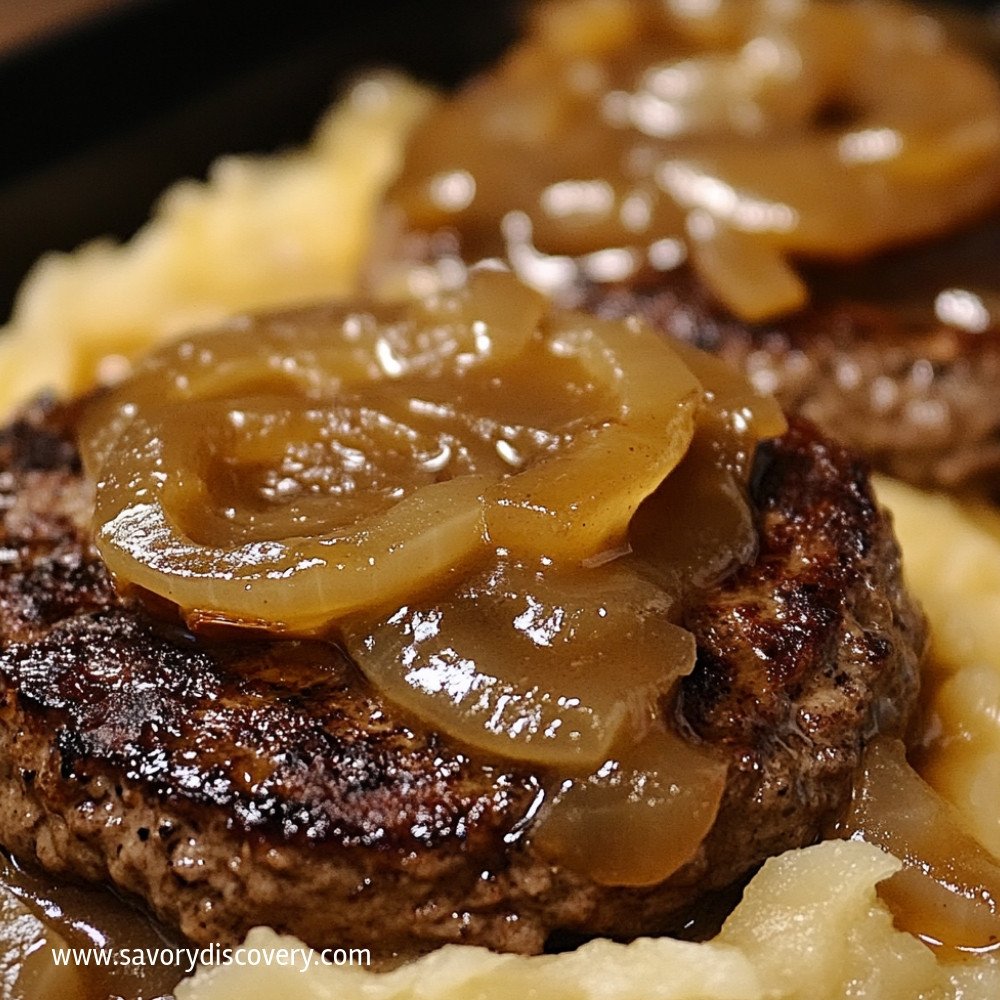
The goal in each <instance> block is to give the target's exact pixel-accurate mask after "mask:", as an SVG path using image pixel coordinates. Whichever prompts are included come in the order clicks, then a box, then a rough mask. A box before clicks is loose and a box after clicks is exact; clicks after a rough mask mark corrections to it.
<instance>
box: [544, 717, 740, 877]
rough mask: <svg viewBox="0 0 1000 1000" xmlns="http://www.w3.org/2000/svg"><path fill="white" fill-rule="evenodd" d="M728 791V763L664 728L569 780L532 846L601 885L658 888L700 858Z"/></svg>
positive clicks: (546, 816)
mask: <svg viewBox="0 0 1000 1000" xmlns="http://www.w3.org/2000/svg"><path fill="white" fill-rule="evenodd" d="M725 786H726V763H725V761H724V760H722V759H721V758H719V757H717V756H716V755H715V754H712V753H710V752H708V751H706V750H703V749H701V748H699V747H696V746H694V745H692V744H690V743H688V742H686V741H685V740H683V739H681V737H679V736H678V735H677V734H676V733H674V732H673V731H672V730H670V729H667V728H666V727H665V726H663V725H662V724H661V725H657V726H656V727H654V728H653V729H652V730H651V731H650V732H649V734H648V735H647V736H646V737H645V738H644V739H642V740H640V741H639V742H638V743H636V744H633V743H632V742H631V741H629V742H628V744H627V745H625V746H622V747H621V748H620V750H619V753H618V754H616V755H615V756H614V757H612V758H611V759H609V760H608V761H606V762H605V763H604V764H603V766H602V767H601V768H600V769H599V770H597V771H595V772H594V773H593V774H591V775H590V776H589V777H587V778H585V779H579V778H578V779H575V780H571V781H569V782H567V783H566V785H565V786H564V787H563V788H562V790H561V791H560V793H559V794H558V796H557V797H556V800H555V802H554V803H553V804H552V805H551V806H550V807H549V808H548V809H547V811H546V812H545V813H544V814H543V815H542V817H541V818H540V822H539V823H538V825H537V826H536V827H535V829H534V832H533V834H532V845H533V846H534V848H535V849H536V850H537V851H538V852H539V853H540V854H541V855H542V856H543V857H546V858H549V859H551V860H553V861H558V862H559V863H561V864H564V865H567V866H568V867H570V868H572V869H574V870H576V871H582V872H586V873H587V874H588V875H589V876H590V877H591V878H593V879H594V881H596V882H598V883H600V884H602V885H631V886H644V885H656V884H658V883H660V882H662V881H663V880H664V879H666V878H669V877H670V876H671V875H673V873H674V872H675V871H677V870H678V869H679V868H681V867H682V866H683V865H684V864H686V863H687V862H688V861H690V860H691V859H692V858H694V856H695V855H696V854H697V852H698V848H699V846H700V845H701V843H702V841H703V840H704V839H705V836H706V835H707V833H708V832H709V830H711V828H712V825H713V824H714V823H715V818H716V816H717V815H718V812H719V805H720V803H721V802H722V793H723V791H724V790H725Z"/></svg>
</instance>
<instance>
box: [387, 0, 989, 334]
mask: <svg viewBox="0 0 1000 1000" xmlns="http://www.w3.org/2000/svg"><path fill="white" fill-rule="evenodd" d="M998 191H1000V83H998V81H997V79H996V76H995V73H994V72H993V71H992V69H991V68H989V67H988V66H986V65H985V64H981V63H980V62H979V61H978V59H977V58H976V57H975V56H973V55H971V54H970V53H968V52H966V51H963V50H962V49H961V48H960V47H959V46H958V45H956V44H954V43H953V42H952V41H950V40H949V35H948V34H947V33H946V31H945V30H944V29H943V28H942V26H941V24H940V23H938V22H937V21H935V20H934V19H932V18H931V17H930V16H929V15H927V14H925V13H922V12H920V11H918V10H915V9H912V8H909V7H906V6H904V5H901V4H890V3H875V4H869V3H861V2H833V0H813V2H810V3H795V2H793V3H785V4H764V3H748V2H745V0H728V2H727V0H723V2H722V3H713V4H682V3H657V4H651V3H645V2H643V0H602V2H597V0H594V2H590V3H586V2H584V3H573V4H570V3H558V2H557V3H549V4H546V5H543V6H542V7H541V8H540V9H539V10H538V12H537V14H536V16H535V20H534V24H533V31H532V32H530V33H529V35H528V37H527V39H526V40H525V41H524V42H522V43H521V44H520V45H519V46H518V47H516V48H515V49H514V50H513V51H512V52H511V53H510V55H509V56H508V57H507V58H506V60H505V61H504V62H503V63H502V64H501V66H500V67H499V68H498V69H497V70H495V71H494V72H492V73H490V74H489V75H487V76H485V77H482V78H480V79H478V80H476V81H473V82H472V83H471V84H469V85H468V86H466V87H465V88H464V89H463V90H462V91H461V92H460V93H459V94H458V95H457V96H456V97H454V98H452V99H450V100H448V101H445V102H443V103H442V105H441V106H440V107H439V109H438V110H436V111H435V112H434V113H432V115H431V117H430V119H429V120H428V121H426V122H425V123H424V125H423V126H422V127H421V128H420V129H418V130H417V131H416V133H415V134H414V136H413V137H412V139H411V142H410V145H409V148H408V153H407V159H406V166H405V169H404V172H403V175H402V176H401V178H400V179H399V181H398V183H397V184H396V186H395V189H394V190H393V192H392V193H391V196H390V200H391V201H392V202H393V203H394V205H395V207H396V210H397V211H398V213H399V214H400V216H401V217H402V225H403V228H404V229H406V230H409V231H423V232H440V231H446V232H450V233H454V234H455V235H456V236H457V238H458V241H459V244H460V251H461V254H462V256H463V257H464V258H465V259H467V260H476V259H478V258H479V257H481V256H491V255H498V256H503V257H505V259H507V260H509V261H510V262H511V264H512V266H513V267H514V268H515V270H516V271H517V272H518V274H519V275H520V276H521V277H522V278H524V279H525V280H527V281H529V282H530V283H532V284H534V285H536V286H537V287H540V288H544V289H546V290H547V291H550V292H557V291H561V292H565V291H566V290H567V289H571V288H572V287H573V286H574V285H577V284H579V283H581V282H596V283H615V282H619V281H623V280H632V279H641V278H643V277H647V278H648V277H650V276H653V275H656V274H657V273H662V272H665V271H670V270H672V269H674V268H676V267H678V266H680V265H681V264H682V263H685V262H686V263H687V264H689V265H690V266H691V267H693V268H694V270H695V271H696V273H697V274H698V276H699V277H700V279H701V280H702V281H703V282H704V284H705V285H706V286H707V287H708V288H709V290H710V291H711V292H712V293H713V295H714V296H715V298H716V299H718V301H719V302H720V303H721V304H722V305H724V306H725V307H726V308H728V309H729V310H730V311H731V312H732V313H734V314H735V315H736V316H738V317H740V318H742V319H744V320H748V321H751V322H757V321H763V320H767V319H770V318H773V317H775V316H779V315H781V314H783V313H787V312H790V311H793V310H795V309H798V308H799V307H801V306H802V305H804V304H805V303H806V301H807V299H808V298H809V295H810V290H811V286H812V279H811V277H810V276H809V275H804V274H803V273H802V272H801V271H800V269H799V267H800V264H801V263H802V262H803V261H851V262H853V261H855V260H859V259H863V258H867V257H870V256H871V255H873V254H875V253H878V252H880V251H883V250H887V249H889V248H892V247H896V246H899V245H904V244H911V243H914V242H918V241H921V240H924V239H927V238H928V237H932V236H936V235H938V234H940V233H942V232H945V231H948V230H950V229H952V228H954V227H956V226H959V225H961V224H963V223H965V222H967V221H968V220H970V219H973V218H976V217H977V216H982V215H983V214H984V213H986V212H988V211H989V210H990V209H991V207H992V206H995V205H996V202H997V192H998ZM844 270H845V271H846V270H847V269H844ZM948 290H949V289H948V288H947V287H945V288H942V289H940V291H941V292H947V291H948ZM972 292H973V294H974V293H975V292H976V290H975V289H973V290H972ZM993 305H995V303H987V306H986V308H991V307H992V306H993ZM937 306H938V308H939V310H940V311H941V312H942V313H943V317H944V321H945V322H950V321H952V320H957V321H958V322H959V323H961V322H962V320H963V317H965V316H967V315H968V314H970V310H974V309H975V303H974V302H973V303H971V304H968V303H967V304H965V306H964V312H963V306H962V303H961V302H957V303H956V299H955V297H954V296H951V297H950V298H949V297H948V296H945V297H944V298H942V299H941V300H940V302H938V303H937ZM977 315H981V310H980V313H978V314H977ZM973 322H977V320H975V319H974V320H973Z"/></svg>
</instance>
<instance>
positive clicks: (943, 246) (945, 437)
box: [585, 214, 1000, 496]
mask: <svg viewBox="0 0 1000 1000" xmlns="http://www.w3.org/2000/svg"><path fill="white" fill-rule="evenodd" d="M998 254H1000V218H998V217H997V216H996V215H995V214H994V215H993V216H992V217H991V218H989V219H987V220H986V221H985V222H982V223H979V224H977V225H976V226H973V227H970V228H968V229H966V230H963V231H961V232H958V233H956V234H954V235H953V236H950V237H948V238H947V239H940V240H936V241H933V242H931V243H930V244H927V245H922V246H918V247H908V248H905V249H902V250H897V251H895V252H892V253H887V254H883V255H882V256H881V257H879V258H877V259H876V260H874V261H867V262H864V263H862V264H859V265H857V266H855V267H852V268H845V267H830V268H827V269H825V270H824V269H821V268H814V269H813V271H812V273H810V286H811V290H812V293H813V298H812V301H811V303H810V304H809V306H807V307H806V308H805V309H803V310H801V311H799V312H797V313H795V314H793V315H790V316H786V317H782V318H780V319H777V320H774V321H771V322H768V323H760V324H751V323H746V322H743V321H741V320H739V319H737V318H735V317H733V316H732V315H730V314H729V313H727V312H726V310H725V309H724V308H722V307H721V306H720V305H719V304H718V303H716V302H715V301H714V300H713V298H712V296H711V294H710V293H709V291H708V290H707V289H706V288H705V287H704V285H703V284H702V283H701V282H699V281H698V279H697V277H696V276H695V275H694V274H693V272H692V270H691V268H689V267H681V268H678V269H677V270H676V271H675V272H672V273H671V274H669V275H665V276H663V275H661V276H658V277H657V278H656V279H654V280H652V281H645V282H644V281H638V282H636V284H635V285H634V286H632V287H624V286H618V287H613V286H612V287H607V286H599V285H592V286H590V288H589V289H588V290H587V293H586V299H585V304H586V308H588V309H591V310H593V311H596V312H599V313H602V314H604V315H606V316H611V317H619V316H628V315H631V314H633V313H639V314H641V315H643V316H644V317H645V318H646V319H647V320H648V321H649V322H650V323H652V325H653V326H654V327H656V328H657V329H658V330H660V331H662V332H664V333H667V334H669V335H670V336H673V337H677V338H678V339H680V340H684V341H687V342H689V343H693V344H695V346H697V347H700V348H702V349H703V350H707V351H709V352H711V353H713V354H718V355H719V356H720V357H722V358H724V359H725V360H726V361H727V362H729V363H730V364H731V365H732V366H733V367H735V368H738V369H740V370H741V371H743V372H745V373H746V374H747V376H748V377H749V378H750V379H751V381H753V382H754V384H755V385H756V386H757V387H758V389H759V390H760V391H762V392H769V393H773V394H774V395H775V396H776V397H777V398H778V400H779V402H780V403H781V405H782V407H783V408H784V409H785V410H787V411H789V412H793V413H799V414H801V415H802V416H804V417H806V418H808V419H809V420H811V421H813V422H814V423H815V424H816V425H817V426H819V427H820V428H821V429H822V430H823V431H824V432H825V433H827V434H830V435H831V436H833V437H835V438H837V439H838V440H839V441H842V442H843V443H844V444H846V445H847V446H848V447H849V448H851V449H852V450H853V451H855V452H857V453H858V454H860V455H864V456H865V458H867V459H868V461H869V462H871V463H872V465H873V466H875V467H876V468H878V469H882V470H884V471H885V472H887V473H889V474H890V475H893V476H897V477H899V478H901V479H905V480H907V481H909V482H912V483H916V484H918V485H921V486H925V487H935V488H943V489H948V490H956V489H966V490H969V489H971V490H975V491H981V492H985V493H989V494H992V495H994V496H1000V397H998V396H997V392H996V386H997V384H998V381H1000V327H998V326H997V321H996V316H991V315H989V313H988V311H987V310H986V309H985V307H984V306H983V303H982V301H981V300H980V299H979V298H978V297H977V296H976V295H975V294H974V291H977V290H978V291H979V292H982V293H983V294H984V299H985V301H986V302H992V301H994V300H995V297H996V293H997V279H996V274H995V261H996V260H997V256H998ZM948 296H952V302H953V303H954V305H953V311H954V312H955V313H956V316H955V322H952V323H949V322H946V320H947V319H948V299H947V297H948ZM963 309H964V313H963ZM970 310H971V313H970ZM938 314H940V315H938ZM959 320H962V321H963V322H964V323H965V324H966V326H965V328H963V327H962V326H961V325H959V322H958V321H959Z"/></svg>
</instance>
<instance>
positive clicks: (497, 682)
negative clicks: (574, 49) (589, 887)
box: [343, 563, 695, 774]
mask: <svg viewBox="0 0 1000 1000" xmlns="http://www.w3.org/2000/svg"><path fill="white" fill-rule="evenodd" d="M671 611H672V609H671V606H670V599H669V597H668V596H667V595H666V594H665V593H664V592H663V591H661V590H660V589H659V588H657V587H655V586H653V585H652V584H649V583H647V582H646V581H644V580H643V579H642V578H641V577H639V576H638V575H636V574H635V573H633V572H632V571H631V570H629V569H628V568H625V567H621V566H618V565H616V564H609V565H606V566H603V567H600V568H596V569H589V570H584V569H581V570H574V571H563V572H559V571H557V570H555V569H554V568H546V567H544V566H539V567H538V568H537V569H533V568H531V567H528V566H525V565H524V564H520V563H506V564H501V565H500V566H499V567H498V568H497V569H494V570H492V571H487V572H486V573H484V574H483V575H482V576H480V578H479V579H478V580H475V581H473V582H472V583H471V584H469V585H466V586H465V587H463V588H462V589H461V590H460V591H459V592H458V594H457V595H456V596H453V597H449V596H442V597H441V598H439V599H438V600H431V601H423V602H408V603H407V604H405V605H403V606H402V607H401V608H399V610H398V611H396V612H395V613H394V614H391V615H389V616H387V617H386V618H384V619H383V620H382V621H381V622H379V623H378V624H376V625H375V626H374V627H369V626H367V625H366V623H365V622H364V621H358V622H356V623H353V624H351V623H349V624H347V625H345V626H344V629H343V632H344V641H345V643H346V646H347V649H348V652H350V653H351V654H352V655H354V656H355V657H356V658H357V660H358V663H359V664H360V665H361V669H362V670H363V671H364V673H365V675H366V676H367V677H368V678H369V679H370V680H371V681H372V683H373V684H375V685H376V686H377V687H378V689H379V690H380V691H382V692H383V693H384V694H385V695H386V697H388V698H390V699H391V700H392V701H393V702H395V703H396V704H398V705H401V706H402V707H404V708H406V709H409V710H410V711H412V712H413V713H414V714H416V715H417V716H418V717H420V718H422V719H424V720H426V721H427V722H428V723H430V724H431V725H432V726H433V727H434V728H436V729H438V730H440V731H442V732H445V733H447V734H448V735H449V736H452V737H454V738H456V739H459V740H461V741H462V742H464V743H466V744H467V745H469V746H472V747H476V748H477V749H480V750H484V751H487V752H489V753H491V754H494V755H498V756H501V757H508V758H514V759H518V760H529V761H532V762H534V763H537V764H540V765H542V766H551V767H561V768H570V769H572V770H573V771H574V772H576V773H583V774H585V773H587V772H588V771H589V770H591V769H593V768H595V767H597V766H598V765H600V764H601V763H602V762H603V761H605V760H606V759H607V758H608V756H609V754H610V753H611V749H612V747H613V746H614V745H615V744H616V743H618V742H619V741H620V740H621V739H622V738H623V737H625V736H626V735H627V734H628V735H631V736H632V738H635V737H636V736H637V735H641V733H642V732H643V731H644V730H645V729H646V728H647V727H648V726H649V725H650V720H651V719H652V718H653V716H654V714H655V713H654V706H655V705H656V704H657V702H658V700H659V699H660V698H661V697H662V696H663V695H664V694H665V693H666V692H667V691H668V690H669V689H670V688H671V686H672V685H673V683H674V681H675V680H676V678H677V677H678V676H680V675H681V674H685V673H688V672H689V671H690V670H691V668H692V667H693V665H694V656H695V645H694V638H693V636H692V635H691V634H690V633H689V632H686V631H684V630H683V629H681V628H679V627H678V626H676V625H674V624H672V623H671V621H670V615H671Z"/></svg>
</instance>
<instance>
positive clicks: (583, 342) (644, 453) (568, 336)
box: [486, 314, 704, 559]
mask: <svg viewBox="0 0 1000 1000" xmlns="http://www.w3.org/2000/svg"><path fill="white" fill-rule="evenodd" d="M548 332H549V341H548V344H549V350H550V351H551V352H552V353H553V354H556V355H557V356H560V357H572V358H576V359H577V360H578V361H580V362H581V363H582V365H583V366H584V368H585V370H587V371H588V372H589V373H591V376H592V378H593V379H594V381H595V382H597V383H598V384H601V385H606V386H608V387H609V388H610V389H611V391H612V393H613V396H614V398H615V400H616V403H617V412H616V413H615V414H613V416H612V421H613V422H611V423H610V424H609V425H607V426H604V427H601V428H599V429H594V430H590V431H588V432H585V433H583V434H579V435H578V436H577V437H576V439H575V440H574V441H573V442H572V443H571V444H570V446H569V447H568V448H566V449H565V450H564V451H562V452H560V453H559V454H557V455H555V456H554V457H552V458H548V459H545V460H543V461H541V462H540V463H539V464H538V465H536V466H535V467H533V468H531V469H528V470H526V471H525V472H522V473H520V474H519V475H517V476H513V477H510V478H508V479H502V480H500V481H499V482H497V483H496V484H495V486H494V487H493V488H492V489H491V490H490V491H489V492H488V494H487V509H486V525H487V529H488V531H489V534H490V538H491V540H492V541H493V543H494V544H496V545H498V546H501V547H504V548H509V549H510V550H511V551H513V552H516V553H519V554H522V555H542V556H549V557H552V558H560V559H567V558H568V559H584V558H587V557H590V556H594V555H596V554H598V553H600V552H601V551H602V550H607V549H611V548H614V547H615V546H616V545H619V544H620V543H621V542H622V541H623V539H624V537H625V532H626V530H627V528H628V524H629V521H630V520H631V519H632V515H633V514H634V513H635V510H636V508H637V507H638V505H639V504H640V503H641V502H642V500H643V499H644V498H645V497H647V496H649V495H650V494H651V493H652V492H653V491H654V490H655V489H656V487H657V486H658V485H659V484H660V483H661V482H663V480H664V479H665V478H666V476H667V475H669V473H670V472H671V471H672V470H673V469H674V468H675V467H676V465H677V463H678V462H679V461H680V460H681V458H682V457H683V456H684V453H685V452H686V451H687V448H688V445H689V444H690V442H691V438H692V436H693V434H694V428H695V418H696V416H697V415H698V413H699V409H700V407H701V404H702V402H703V399H704V392H703V389H702V386H701V384H700V383H699V382H698V380H697V379H696V378H695V377H694V376H693V375H692V374H691V371H690V370H689V368H688V367H687V365H686V364H684V362H683V361H681V360H680V358H679V356H678V355H677V354H676V353H675V352H674V351H673V350H672V349H671V348H670V347H668V346H667V344H666V343H665V342H664V341H663V340H662V338H658V337H656V336H655V335H653V334H652V333H651V331H649V330H648V329H647V328H645V327H644V326H641V325H638V324H633V323H607V322H602V321H600V320H597V319H595V318H594V317H590V316H585V315H582V314H570V315H569V316H568V317H567V318H557V319H556V320H555V321H554V322H553V323H552V324H550V326H549V331H548Z"/></svg>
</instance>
